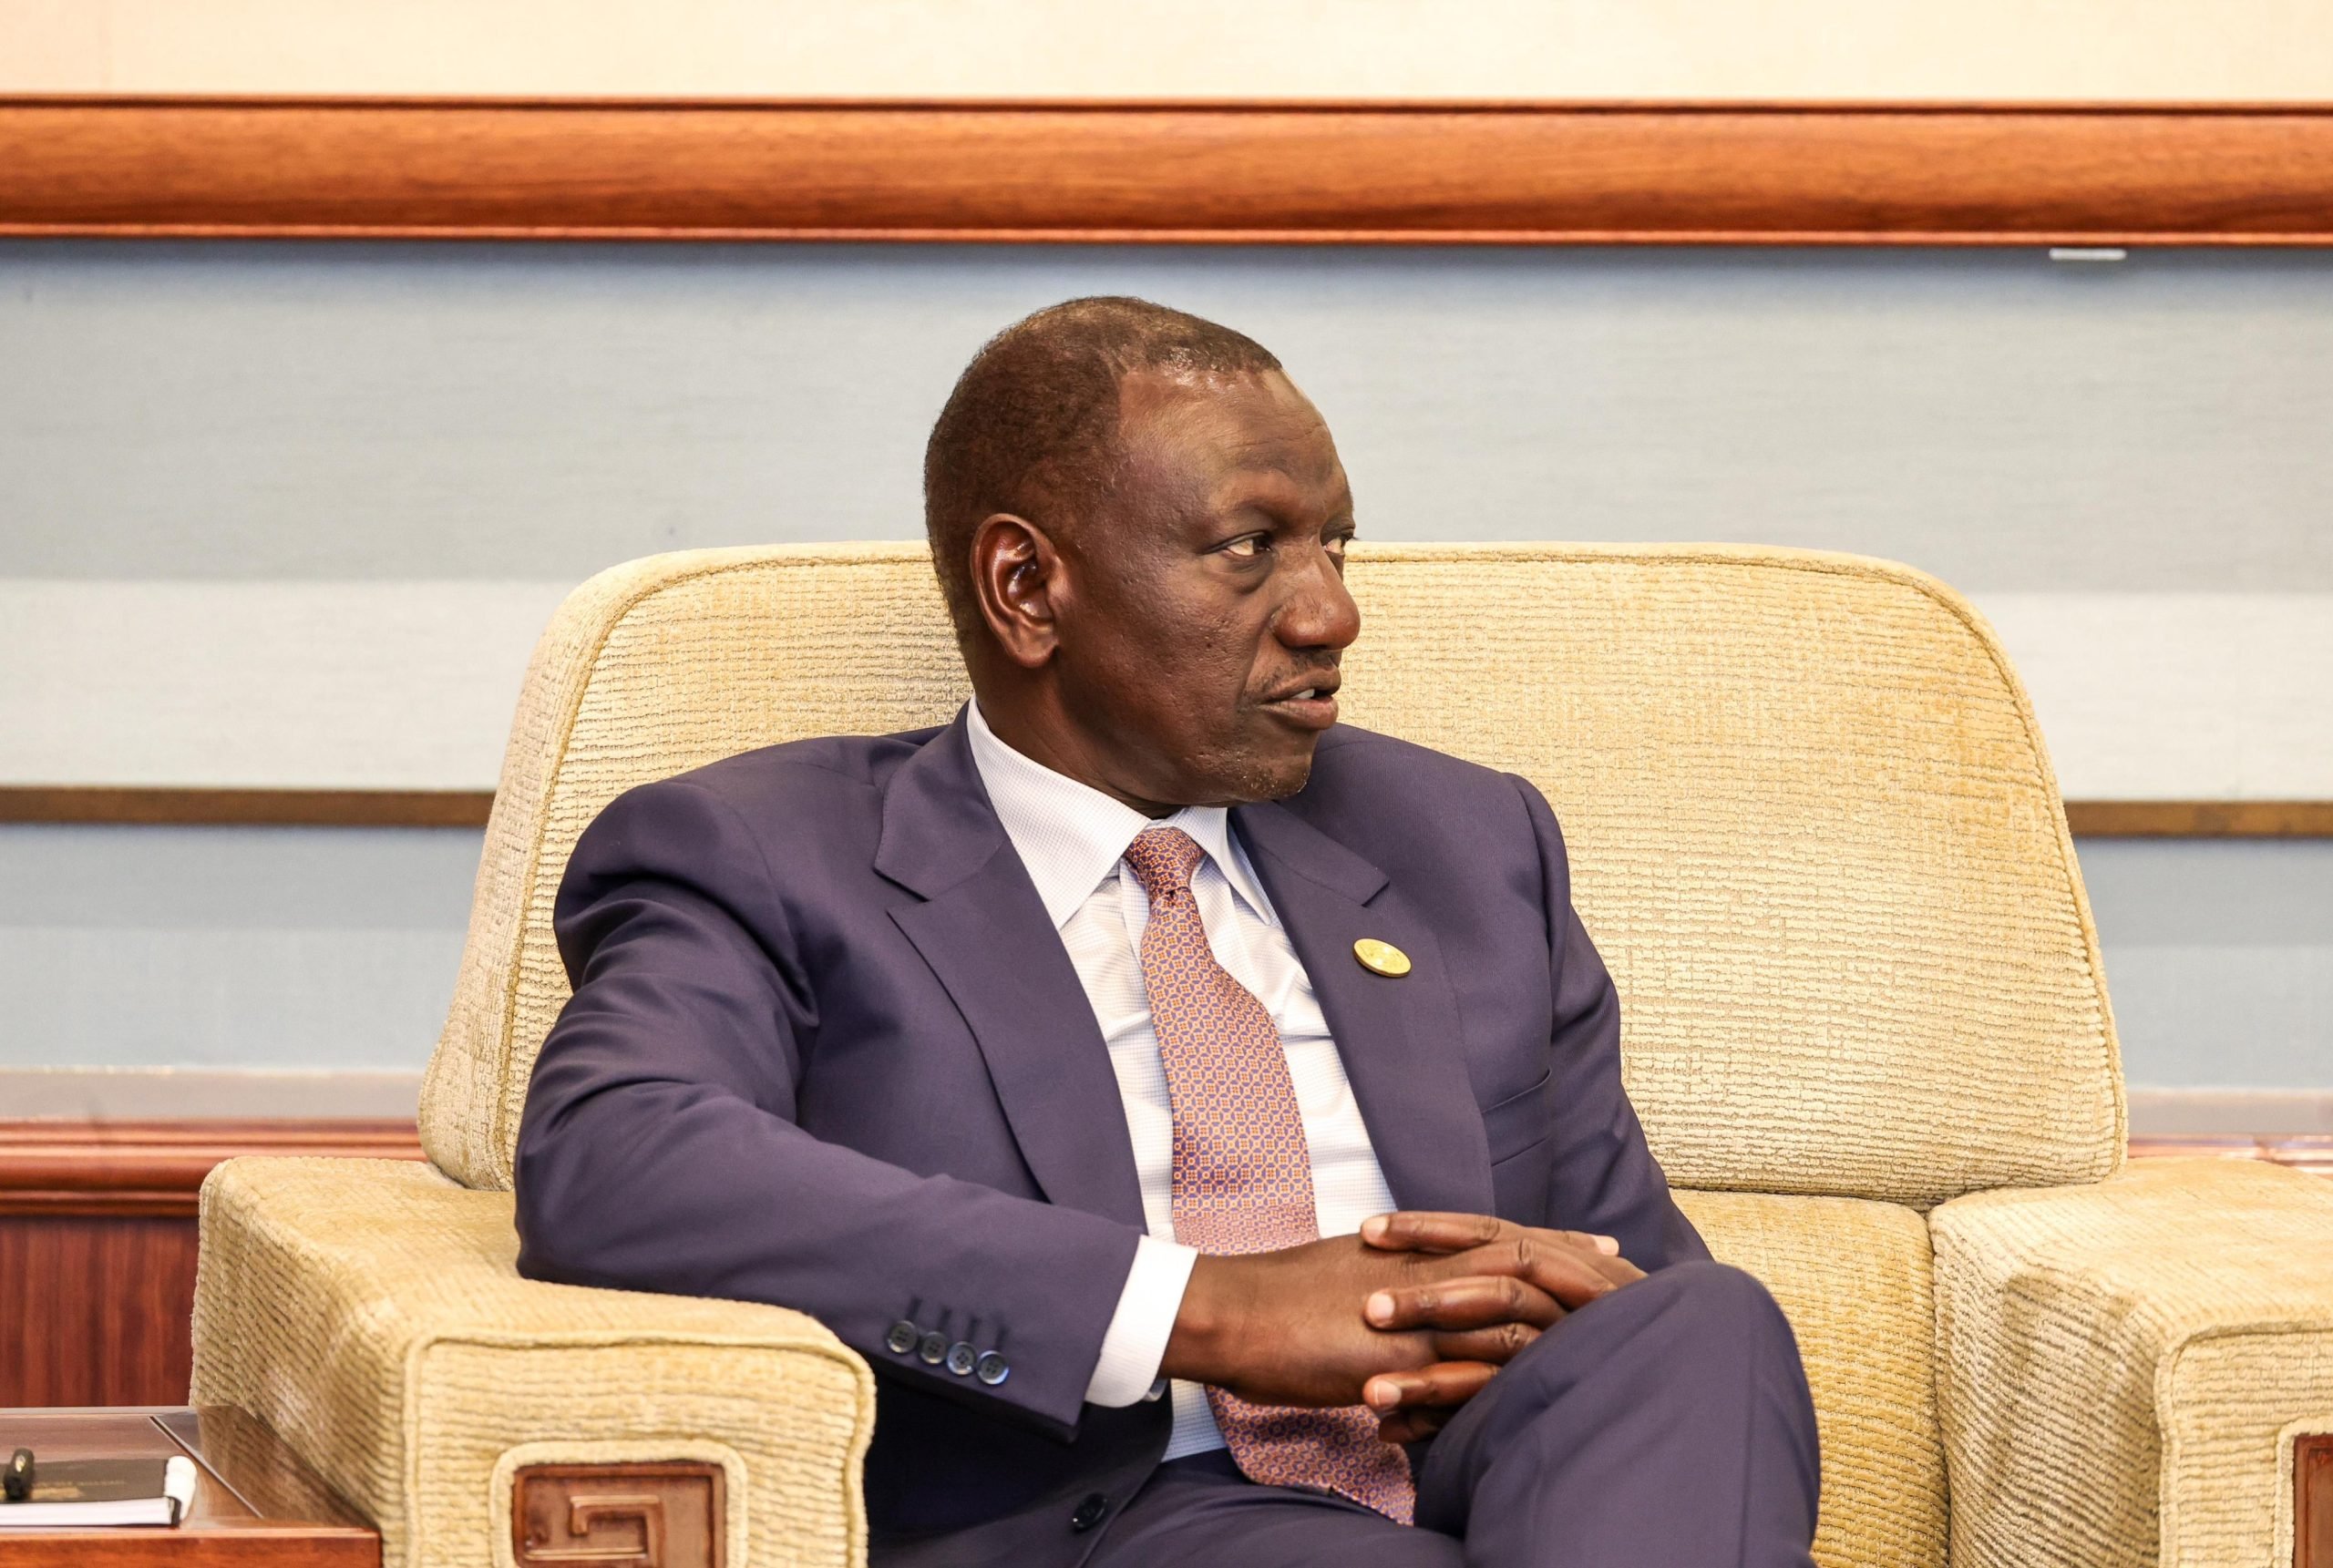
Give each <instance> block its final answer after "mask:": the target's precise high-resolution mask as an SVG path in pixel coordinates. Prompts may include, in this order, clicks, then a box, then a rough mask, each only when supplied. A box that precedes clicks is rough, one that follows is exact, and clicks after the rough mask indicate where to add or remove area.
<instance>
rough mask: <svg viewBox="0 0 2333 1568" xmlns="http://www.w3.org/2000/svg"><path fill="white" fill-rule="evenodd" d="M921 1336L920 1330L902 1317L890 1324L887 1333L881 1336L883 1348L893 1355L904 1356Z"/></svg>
mask: <svg viewBox="0 0 2333 1568" xmlns="http://www.w3.org/2000/svg"><path fill="white" fill-rule="evenodd" d="M922 1337H923V1333H922V1331H921V1330H920V1329H919V1328H917V1327H916V1326H915V1325H914V1324H912V1323H910V1322H909V1321H908V1320H907V1319H906V1318H904V1317H902V1318H900V1319H899V1321H898V1322H897V1323H894V1324H892V1325H891V1331H890V1332H889V1334H886V1335H884V1336H883V1348H885V1349H887V1350H889V1351H890V1352H891V1353H892V1354H893V1355H895V1356H904V1355H906V1354H907V1353H908V1352H909V1351H910V1350H912V1349H914V1348H915V1342H916V1341H917V1340H919V1339H920V1338H922Z"/></svg>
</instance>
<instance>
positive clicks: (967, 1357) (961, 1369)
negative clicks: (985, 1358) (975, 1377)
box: [948, 1339, 981, 1378]
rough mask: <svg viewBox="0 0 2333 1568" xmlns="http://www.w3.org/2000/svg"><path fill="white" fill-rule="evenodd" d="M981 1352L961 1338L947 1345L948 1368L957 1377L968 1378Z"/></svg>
mask: <svg viewBox="0 0 2333 1568" xmlns="http://www.w3.org/2000/svg"><path fill="white" fill-rule="evenodd" d="M980 1357H981V1353H980V1352H979V1351H977V1350H975V1349H973V1348H971V1346H970V1345H967V1344H965V1343H964V1342H963V1341H962V1340H961V1339H959V1340H957V1341H956V1342H955V1343H954V1344H953V1345H951V1346H949V1347H948V1369H949V1370H950V1371H951V1372H953V1373H955V1374H956V1376H958V1377H959V1378H969V1377H971V1375H972V1368H973V1367H974V1366H975V1365H977V1364H978V1363H979V1361H980Z"/></svg>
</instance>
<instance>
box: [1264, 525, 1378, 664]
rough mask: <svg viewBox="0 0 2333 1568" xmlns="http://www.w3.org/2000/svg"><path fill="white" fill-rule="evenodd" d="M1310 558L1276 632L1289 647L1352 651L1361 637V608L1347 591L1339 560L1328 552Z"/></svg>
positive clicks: (1291, 592)
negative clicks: (1352, 646) (1338, 563)
mask: <svg viewBox="0 0 2333 1568" xmlns="http://www.w3.org/2000/svg"><path fill="white" fill-rule="evenodd" d="M1310 556H1311V559H1310V560H1308V561H1307V562H1305V564H1304V565H1303V566H1302V567H1301V568H1300V569H1298V572H1297V575H1296V580H1295V581H1294V582H1293V583H1292V584H1291V585H1290V592H1289V597H1288V602H1287V604H1286V605H1285V606H1284V607H1283V608H1282V609H1281V610H1280V617H1279V620H1278V621H1277V623H1276V624H1275V625H1274V626H1273V629H1272V630H1274V632H1275V633H1277V634H1278V636H1279V638H1280V642H1281V643H1282V645H1284V646H1286V647H1289V648H1320V649H1329V650H1332V651H1341V650H1342V649H1345V648H1349V647H1351V645H1352V641H1353V639H1354V638H1356V637H1358V636H1360V635H1361V607H1360V606H1359V605H1357V604H1355V603H1353V601H1352V595H1351V593H1350V592H1349V591H1347V589H1346V588H1345V578H1344V573H1343V572H1341V571H1340V570H1338V569H1337V563H1336V559H1335V558H1334V557H1332V556H1331V555H1330V554H1329V552H1328V551H1327V550H1325V549H1321V550H1314V551H1311V552H1310Z"/></svg>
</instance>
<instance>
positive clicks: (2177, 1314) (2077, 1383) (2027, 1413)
mask: <svg viewBox="0 0 2333 1568" xmlns="http://www.w3.org/2000/svg"><path fill="white" fill-rule="evenodd" d="M1929 1224H1930V1234H1931V1235H1932V1237H1933V1239H1934V1242H1935V1246H1936V1299H1937V1356H1938V1361H1937V1380H1938V1395H1939V1399H1938V1403H1939V1406H1940V1409H1941V1414H1942V1417H1943V1422H1944V1437H1945V1454H1946V1463H1947V1469H1948V1476H1949V1484H1950V1488H1951V1496H1952V1513H1953V1521H1952V1559H1953V1561H1954V1562H1955V1563H1960V1564H1981V1565H1996V1564H1999V1565H2008V1564H2017V1565H2023V1564H2032V1565H2034V1568H2041V1565H2043V1564H2049V1565H2050V1568H2063V1565H2066V1564H2118V1565H2119V1564H2123V1563H2129V1564H2140V1563H2147V1564H2153V1563H2158V1562H2159V1563H2163V1564H2165V1565H2170V1564H2196V1565H2202V1564H2213V1565H2215V1568H2226V1565H2231V1564H2246V1565H2255V1564H2256V1565H2259V1568H2268V1565H2270V1564H2275V1565H2276V1568H2285V1565H2286V1564H2291V1563H2294V1562H2295V1556H2294V1550H2293V1522H2294V1505H2295V1498H2294V1473H2295V1454H2294V1446H2295V1443H2296V1441H2297V1440H2300V1439H2303V1438H2306V1437H2307V1436H2309V1435H2311V1434H2316V1433H2324V1432H2333V1182H2327V1181H2325V1180H2323V1179H2322V1178H2320V1177H2316V1176H2308V1175H2303V1174H2300V1173H2297V1172H2292V1171H2284V1170H2278V1169H2276V1168H2275V1167H2273V1166H2266V1165H2259V1164H2255V1163H2250V1162H2235V1161H2208V1160H2192V1161H2190V1160H2179V1161H2149V1162H2146V1163H2143V1164H2139V1165H2133V1166H2131V1167H2129V1168H2128V1169H2126V1170H2125V1171H2124V1172H2123V1173H2122V1174H2121V1175H2119V1176H2116V1177H2114V1178H2112V1180H2109V1181H2105V1182H2102V1183H2099V1184H2095V1185H2091V1186H2079V1187H2058V1188H2050V1189H2042V1190H2017V1191H2004V1192H1992V1193H1982V1194H1975V1195H1973V1196H1969V1197H1965V1198H1959V1199H1957V1200H1955V1201H1953V1202H1951V1203H1948V1204H1944V1205H1942V1206H1941V1207H1939V1208H1937V1210H1936V1211H1935V1212H1934V1213H1933V1214H1931V1215H1930V1217H1929Z"/></svg>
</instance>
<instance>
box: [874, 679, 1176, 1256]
mask: <svg viewBox="0 0 2333 1568" xmlns="http://www.w3.org/2000/svg"><path fill="white" fill-rule="evenodd" d="M875 869H876V870H877V871H878V872H879V873H881V874H882V875H883V876H887V877H889V878H890V879H891V880H892V881H894V882H896V883H898V884H899V886H903V887H905V888H907V889H908V890H909V891H910V892H912V893H915V894H917V895H919V896H920V898H921V899H922V902H920V903H914V904H904V905H901V906H899V907H897V908H894V909H893V910H892V911H891V919H892V921H893V922H894V923H895V924H897V925H898V927H899V929H900V931H901V932H903V933H904V934H905V935H906V937H907V938H908V940H909V941H910V942H912V943H913V944H914V945H915V948H916V951H917V952H919V953H920V954H921V955H922V956H923V960H924V962H926V963H927V964H929V965H930V966H931V972H932V974H933V975H934V976H936V977H937V978H938V979H939V981H940V985H941V986H942V987H943V988H945V989H946V990H947V992H948V995H949V998H950V999H951V1000H952V1001H953V1002H954V1003H955V1004H956V1009H957V1011H958V1012H960V1013H961V1014H962V1015H963V1019H964V1022H965V1024H966V1025H967V1026H968V1027H969V1028H970V1029H971V1032H972V1038H973V1039H974V1040H976V1041H978V1042H979V1045H980V1049H981V1054H982V1057H983V1058H984V1059H985V1060H986V1061H987V1063H988V1071H989V1078H990V1080H991V1081H992V1082H993V1083H994V1084H995V1086H996V1096H997V1099H998V1100H999V1101H1000V1102H1002V1105H1003V1107H1004V1115H1005V1119H1006V1121H1007V1122H1010V1123H1011V1125H1012V1136H1013V1139H1014V1141H1015V1142H1016V1143H1019V1145H1020V1148H1021V1157H1022V1159H1023V1160H1024V1161H1025V1162H1027V1163H1028V1166H1029V1170H1030V1173H1032V1174H1033V1176H1035V1178H1036V1181H1037V1184H1038V1186H1040V1187H1041V1188H1043V1191H1044V1194H1045V1196H1046V1197H1047V1198H1048V1199H1050V1200H1051V1201H1053V1203H1056V1204H1062V1205H1064V1206H1065V1207H1069V1208H1078V1209H1084V1210H1086V1211H1088V1212H1089V1213H1093V1214H1104V1215H1106V1216H1108V1217H1109V1218H1111V1219H1115V1220H1119V1221H1123V1222H1124V1223H1125V1224H1127V1225H1136V1226H1139V1225H1142V1224H1143V1213H1142V1188H1141V1184H1140V1181H1139V1179H1138V1178H1137V1177H1136V1173H1135V1166H1134V1150H1133V1147H1132V1145H1131V1143H1129V1142H1128V1140H1127V1136H1126V1123H1125V1108H1124V1106H1123V1105H1122V1104H1121V1102H1120V1101H1119V1097H1118V1081H1117V1076H1116V1074H1115V1072H1113V1071H1112V1070H1111V1067H1110V1056H1109V1050H1108V1048H1107V1047H1106V1046H1105V1044H1104V1043H1103V1040H1102V1032H1101V1030H1100V1029H1099V1028H1098V1027H1097V1026H1096V1025H1095V1021H1094V1009H1093V1004H1092V1003H1091V1002H1090V1001H1088V1000H1087V999H1086V995H1085V988H1084V985H1083V984H1082V983H1081V982H1080V981H1079V980H1078V978H1077V970H1076V968H1075V967H1074V965H1072V964H1071V962H1070V961H1069V954H1068V951H1067V950H1066V949H1065V948H1063V946H1062V942H1061V937H1060V935H1059V933H1057V932H1056V931H1054V929H1053V921H1052V919H1051V918H1050V917H1047V915H1046V914H1045V907H1044V904H1043V901H1042V900H1041V899H1039V898H1038V897H1037V889H1036V887H1035V886H1034V885H1033V883H1031V882H1030V880H1029V874H1028V872H1027V871H1026V870H1025V869H1024V868H1023V866H1022V864H1021V858H1020V856H1018V855H1016V854H1014V853H1013V850H1012V843H1011V841H1010V840H1008V839H1007V838H1006V837H1005V834H1004V829H1003V828H1002V826H1001V825H998V823H997V820H996V813H995V811H994V809H993V808H992V807H991V806H990V804H989V802H988V794H987V792H986V791H985V790H984V789H982V786H981V782H980V774H979V770H978V769H976V768H975V767H974V766H973V764H972V758H971V743H970V742H969V741H968V740H967V739H966V737H965V734H964V721H963V716H962V715H961V713H960V714H959V715H958V716H957V719H956V722H955V723H953V724H951V725H950V726H949V727H948V728H947V729H945V730H943V731H941V732H940V734H938V735H937V736H935V737H934V738H933V739H932V740H931V741H930V743H927V744H926V745H925V746H924V748H923V749H922V750H921V751H920V752H919V753H916V755H915V756H914V757H912V758H910V760H909V761H908V762H907V763H905V764H902V765H901V766H900V768H899V772H897V773H896V774H893V775H892V776H891V782H890V784H889V788H888V789H887V790H886V791H885V793H884V798H883V834H882V839H881V841H880V843H879V846H878V847H877V850H876V855H875Z"/></svg>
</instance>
